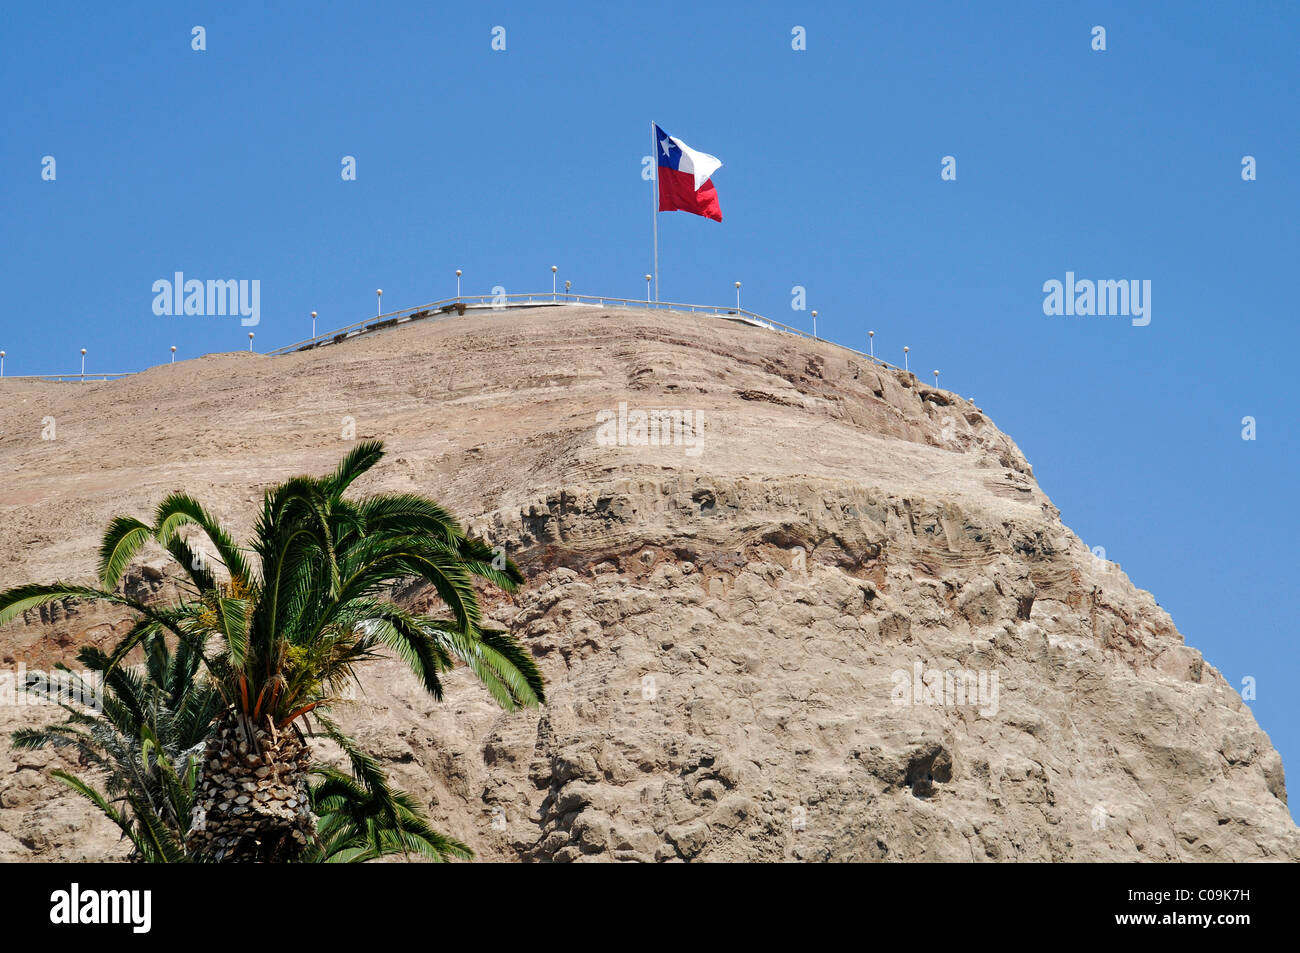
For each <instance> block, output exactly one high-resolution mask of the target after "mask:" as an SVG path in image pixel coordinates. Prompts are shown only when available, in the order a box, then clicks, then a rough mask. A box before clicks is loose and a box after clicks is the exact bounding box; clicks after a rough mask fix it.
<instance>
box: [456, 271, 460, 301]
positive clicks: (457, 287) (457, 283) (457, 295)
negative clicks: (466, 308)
mask: <svg viewBox="0 0 1300 953" xmlns="http://www.w3.org/2000/svg"><path fill="white" fill-rule="evenodd" d="M456 300H457V301H459V300H460V269H459V268H457V269H456Z"/></svg>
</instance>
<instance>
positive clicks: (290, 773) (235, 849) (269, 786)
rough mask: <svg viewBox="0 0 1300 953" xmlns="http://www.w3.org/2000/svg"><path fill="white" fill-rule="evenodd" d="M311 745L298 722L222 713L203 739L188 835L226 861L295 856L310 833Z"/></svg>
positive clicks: (201, 850)
mask: <svg viewBox="0 0 1300 953" xmlns="http://www.w3.org/2000/svg"><path fill="white" fill-rule="evenodd" d="M310 767H311V749H310V747H309V746H308V744H307V740H306V739H305V738H304V737H303V735H302V733H301V732H300V731H299V730H298V728H297V726H290V727H289V728H288V729H286V730H285V731H283V732H277V731H275V730H274V728H273V726H272V725H271V723H270V721H269V720H268V721H267V722H266V724H265V725H263V726H255V725H253V724H252V722H251V721H250V720H249V719H248V717H247V716H245V715H243V714H241V713H240V712H237V711H229V712H227V713H226V714H225V715H223V716H222V718H221V720H220V721H219V722H218V723H217V726H216V729H215V731H214V732H213V734H212V736H211V737H210V738H209V739H208V743H207V747H206V749H205V751H204V756H203V769H202V777H201V778H200V780H199V788H198V791H197V793H196V795H195V799H194V804H195V808H194V817H193V818H192V819H191V824H190V833H189V836H188V839H187V843H188V846H189V848H190V850H191V851H193V852H195V853H197V854H200V855H203V856H207V857H211V858H212V859H214V860H218V861H224V862H227V863H258V862H283V861H292V860H296V859H298V857H299V856H300V855H301V854H302V853H303V851H304V850H305V849H306V848H307V846H308V845H309V844H310V843H311V842H312V841H313V840H314V839H315V836H316V816H315V815H314V814H313V813H312V811H311V795H310V792H309V790H308V787H307V772H308V769H309V768H310Z"/></svg>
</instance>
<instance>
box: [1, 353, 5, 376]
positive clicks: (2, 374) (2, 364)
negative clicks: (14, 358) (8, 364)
mask: <svg viewBox="0 0 1300 953" xmlns="http://www.w3.org/2000/svg"><path fill="white" fill-rule="evenodd" d="M4 376H5V352H4V351H0V377H4Z"/></svg>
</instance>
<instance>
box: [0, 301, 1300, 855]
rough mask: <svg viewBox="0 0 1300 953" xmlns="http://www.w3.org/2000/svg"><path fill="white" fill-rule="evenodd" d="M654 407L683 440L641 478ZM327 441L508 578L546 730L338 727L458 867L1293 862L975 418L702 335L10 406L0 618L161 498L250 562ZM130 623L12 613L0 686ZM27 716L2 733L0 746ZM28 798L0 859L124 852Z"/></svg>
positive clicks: (680, 327) (1205, 714) (372, 702)
mask: <svg viewBox="0 0 1300 953" xmlns="http://www.w3.org/2000/svg"><path fill="white" fill-rule="evenodd" d="M620 404H626V408H625V409H624V413H623V414H622V415H621V416H622V419H623V420H624V421H625V422H626V424H627V430H626V431H623V435H624V436H625V437H626V439H623V438H622V437H621V436H620V429H619V426H618V421H619V418H620ZM658 410H667V411H679V412H681V413H680V414H679V415H678V418H677V419H684V420H686V421H688V422H689V423H690V424H691V425H692V426H691V427H690V428H689V429H686V430H680V429H679V430H676V431H671V430H670V431H669V432H670V434H675V435H676V436H677V437H678V438H679V442H677V443H673V442H671V441H670V442H669V445H659V446H651V445H637V444H638V439H637V434H638V431H637V424H638V418H637V416H636V412H637V411H658ZM602 412H608V413H602ZM611 414H612V424H611V423H609V422H606V421H607V420H608V419H609V418H610V415H611ZM46 418H53V419H54V424H55V433H54V439H52V440H43V439H42V431H43V429H48V428H47V425H46V423H43V422H44V421H45V420H46ZM674 426H675V424H674ZM353 430H355V438H357V439H361V438H371V437H373V438H382V439H383V440H384V441H386V443H387V445H388V449H389V454H388V457H387V458H386V459H385V460H384V462H383V463H382V464H381V465H380V466H379V467H378V468H376V470H374V471H372V472H371V474H369V475H367V477H366V478H364V480H363V481H362V483H361V484H360V485H359V489H360V490H363V491H377V490H386V491H395V490H411V491H418V492H421V493H425V494H428V495H431V496H434V497H435V498H437V499H439V500H441V501H442V502H444V503H446V504H448V505H449V506H451V507H452V509H453V510H454V511H455V512H457V513H458V514H460V515H461V516H462V518H463V519H464V520H465V522H466V523H467V524H468V525H469V526H471V527H472V528H474V529H475V530H476V531H477V532H479V533H481V534H483V535H484V536H485V537H486V538H488V539H489V541H491V542H492V543H493V544H494V545H501V546H503V547H505V548H506V550H507V552H509V553H510V555H511V556H512V557H513V558H514V559H515V560H516V561H518V562H519V563H520V565H521V566H523V567H524V568H525V570H526V572H527V574H528V576H529V583H528V585H527V586H526V587H525V588H524V589H523V590H521V591H520V592H519V593H517V594H516V595H515V597H514V598H513V599H505V598H497V599H494V600H492V601H491V602H490V603H489V605H490V608H491V615H492V618H493V619H494V620H495V621H496V622H498V623H500V624H502V625H505V626H508V627H510V628H512V629H513V630H514V631H515V632H517V633H518V634H520V635H521V636H523V637H524V638H525V639H526V640H527V642H528V644H529V645H530V646H531V647H532V649H533V651H534V653H535V654H536V655H537V657H538V659H539V662H540V664H541V666H542V668H543V671H544V672H545V674H546V676H547V678H548V680H549V685H550V687H549V693H550V704H549V705H548V706H547V707H546V708H545V709H543V710H542V711H540V712H529V713H522V714H509V715H508V714H503V713H502V712H500V711H499V710H497V709H496V708H495V707H494V706H493V705H492V703H491V701H490V699H489V698H488V696H487V694H486V692H484V691H483V690H482V689H481V688H480V687H478V686H477V684H475V683H474V681H473V679H472V677H470V676H469V675H468V673H466V672H464V671H459V672H457V673H454V674H453V675H452V676H451V677H450V679H449V686H450V689H449V692H448V697H447V698H446V700H445V701H444V702H443V703H441V704H438V703H435V702H433V700H432V699H430V698H428V697H427V696H425V695H423V694H422V692H421V691H420V689H419V688H418V686H417V685H416V684H415V682H414V680H413V679H412V678H411V677H410V676H409V675H408V674H406V673H405V672H403V671H402V669H401V667H400V666H399V665H398V664H396V663H395V662H392V661H384V662H381V663H378V664H376V665H374V666H372V667H371V669H370V670H369V671H368V672H367V673H366V676H365V679H364V685H363V688H362V690H361V691H360V692H359V694H358V697H357V700H356V701H354V702H351V703H348V704H346V705H345V706H343V708H342V709H341V710H340V711H339V712H338V714H339V717H340V720H341V721H343V722H344V723H345V725H346V726H347V727H349V728H350V729H351V730H353V731H354V732H355V733H356V734H357V735H358V737H359V738H360V739H361V741H362V742H363V743H364V744H366V745H368V746H370V748H371V750H373V751H375V752H376V753H377V754H379V755H380V756H382V757H383V758H384V759H385V761H386V762H387V763H388V766H389V770H390V771H391V773H392V774H393V776H394V778H395V780H396V781H397V782H398V783H399V784H401V785H402V786H404V787H406V788H407V789H408V790H410V791H412V792H414V793H416V794H418V795H419V796H420V797H421V799H422V800H424V801H425V802H426V803H427V804H429V806H430V813H431V815H432V817H433V818H434V820H435V822H436V824H437V825H438V826H439V827H440V828H441V829H442V830H444V831H446V832H447V833H449V834H452V835H454V836H456V837H459V838H461V839H462V840H464V841H465V842H466V843H468V844H469V845H470V846H471V847H473V848H474V849H475V851H477V852H478V854H479V856H480V857H481V858H487V859H497V860H556V861H571V860H638V861H655V860H659V861H663V860H681V859H685V860H775V861H779V860H792V861H796V860H1106V859H1119V860H1153V861H1175V860H1300V831H1297V828H1296V826H1295V825H1294V824H1293V822H1292V821H1291V818H1290V816H1289V814H1288V812H1287V809H1286V804H1285V798H1286V791H1285V783H1284V779H1283V770H1282V764H1281V760H1280V758H1279V757H1278V755H1277V753H1276V751H1274V749H1273V747H1272V745H1271V744H1270V743H1269V740H1268V738H1267V737H1266V736H1265V734H1264V733H1263V732H1262V731H1260V729H1259V727H1258V726H1257V725H1256V723H1255V720H1254V718H1253V717H1252V715H1251V713H1250V711H1249V709H1248V708H1247V707H1246V706H1245V704H1244V703H1243V702H1242V700H1241V698H1240V697H1239V696H1238V695H1237V693H1236V692H1235V691H1234V690H1233V689H1232V687H1231V686H1229V685H1228V684H1227V683H1226V682H1225V681H1224V679H1223V678H1222V677H1221V676H1220V675H1219V673H1218V672H1217V671H1216V670H1215V669H1214V668H1213V667H1212V666H1211V665H1210V664H1209V663H1207V662H1206V661H1205V660H1204V659H1203V658H1202V657H1201V655H1200V653H1198V652H1197V651H1196V650H1195V649H1193V648H1191V647H1189V646H1186V645H1185V644H1184V643H1183V640H1182V637H1181V636H1180V635H1179V634H1178V632H1177V630H1176V629H1175V627H1174V625H1173V622H1172V620H1171V619H1170V618H1169V616H1168V615H1167V614H1166V613H1165V612H1164V611H1163V610H1161V609H1160V608H1159V607H1158V606H1157V605H1156V603H1155V600H1154V599H1153V598H1152V597H1151V595H1150V594H1148V593H1146V592H1143V591H1141V590H1138V589H1135V588H1134V587H1133V586H1132V585H1131V584H1130V583H1129V581H1128V579H1127V577H1126V576H1125V575H1124V574H1123V573H1122V572H1121V571H1120V570H1119V568H1118V567H1117V566H1115V565H1114V564H1111V563H1106V562H1104V561H1099V560H1096V559H1094V558H1093V556H1092V554H1091V553H1090V552H1089V550H1088V548H1087V547H1086V546H1085V545H1084V544H1083V543H1082V542H1081V541H1080V540H1079V539H1078V538H1077V537H1076V536H1075V535H1074V534H1073V533H1071V532H1070V530H1069V529H1067V528H1066V527H1065V526H1063V525H1062V524H1061V522H1060V520H1059V517H1058V513H1057V510H1056V509H1055V507H1053V506H1052V504H1051V502H1050V501H1049V500H1048V499H1047V497H1046V496H1045V495H1044V494H1043V493H1042V491H1041V490H1040V489H1039V487H1038V485H1037V483H1036V482H1035V480H1034V477H1033V473H1032V470H1031V468H1030V467H1029V465H1028V463H1027V462H1026V461H1025V460H1024V458H1023V456H1022V455H1021V453H1020V451H1019V450H1018V449H1017V447H1016V446H1015V444H1014V443H1013V442H1012V440H1011V439H1010V438H1008V437H1007V436H1005V435H1004V434H1002V433H1000V432H999V431H998V430H997V428H996V427H995V426H994V424H993V422H992V421H990V420H989V419H988V418H987V417H986V416H985V415H984V414H983V413H982V412H981V411H980V410H979V409H978V408H976V407H975V406H974V405H972V404H971V403H969V402H968V401H966V400H964V399H963V398H960V397H958V396H957V395H955V394H952V393H950V392H947V391H942V390H936V389H934V388H931V387H929V386H927V385H925V384H923V383H920V382H918V381H917V380H916V379H915V378H914V377H912V376H910V375H906V374H904V373H902V372H899V371H893V370H887V369H883V368H880V367H876V366H873V365H871V364H870V363H868V362H866V361H864V360H862V359H859V358H857V357H855V356H853V355H852V354H850V353H848V352H845V351H843V350H840V349H838V348H835V347H833V346H831V345H827V344H823V343H814V342H806V341H800V340H796V339H794V338H791V337H789V336H785V335H780V334H776V333H774V332H770V331H766V330H761V329H757V328H753V327H747V326H744V325H741V324H736V323H732V322H729V321H726V320H723V319H719V318H706V317H691V316H683V315H665V314H654V313H650V312H646V311H638V310H607V309H599V308H580V307H562V308H545V309H536V310H528V311H508V312H505V313H500V314H484V313H473V312H471V313H470V314H467V315H466V316H465V317H462V318H453V319H450V320H446V321H437V322H434V321H426V322H421V323H419V324H414V325H411V326H409V327H403V328H399V329H394V330H392V331H385V332H382V333H377V334H372V335H367V336H364V337H361V338H358V339H355V340H352V341H348V342H346V343H343V344H339V345H332V346H330V347H325V348H320V349H317V350H315V351H311V352H303V353H296V354H292V355H289V356H286V357H276V358H272V357H265V356H260V355H255V354H247V353H234V354H221V355H213V356H209V357H205V358H200V359H198V360H193V361H186V362H181V363H177V364H175V365H163V366H160V367H157V368H153V369H152V370H149V371H147V372H145V373H142V374H138V375H135V376H132V377H129V378H126V379H123V380H120V381H116V382H107V383H88V384H41V383H32V382H17V381H12V382H11V381H5V382H3V384H0V463H2V465H3V472H4V480H3V482H2V483H0V517H2V518H0V587H8V586H10V585H17V584H19V583H23V582H29V581H53V580H55V579H66V580H83V581H90V580H91V579H92V578H93V571H94V560H95V550H96V547H97V545H98V539H99V535H100V533H101V532H102V530H103V528H104V527H105V525H106V524H107V522H108V520H109V519H110V518H111V517H112V516H114V515H116V514H118V513H131V514H136V515H139V516H141V517H142V518H149V517H150V515H151V513H152V510H153V508H154V507H155V506H156V505H157V503H158V502H159V501H160V500H161V499H162V498H163V496H165V495H166V494H167V493H168V492H169V491H172V490H175V489H184V490H186V491H188V492H191V493H193V494H195V495H197V496H198V497H199V498H201V499H203V500H204V501H205V502H206V503H207V504H208V506H209V507H210V508H211V509H212V510H213V511H215V512H216V513H217V514H218V515H219V516H220V518H222V519H223V520H224V521H225V522H226V524H227V525H228V526H230V527H232V528H233V529H234V530H236V531H237V533H238V534H239V535H243V534H246V533H247V532H248V531H249V529H250V528H251V525H252V520H253V517H254V512H255V508H256V506H257V504H258V503H259V502H260V498H261V494H262V492H263V490H264V489H266V488H267V487H269V486H271V485H272V484H274V483H276V482H278V481H280V480H282V479H284V478H286V477H289V476H292V475H295V474H298V473H304V472H306V473H324V472H327V471H329V470H330V469H332V468H333V466H334V465H335V464H336V463H337V460H338V458H339V457H340V456H341V455H342V454H343V453H344V452H345V451H346V449H347V448H348V446H350V445H351V439H350V437H351V436H352V434H353ZM611 439H612V445H611ZM171 579H172V577H171V575H170V574H169V570H168V569H167V564H166V562H165V560H164V559H163V558H162V554H161V552H160V551H158V552H154V553H151V554H150V556H149V558H147V559H145V560H144V561H143V562H141V563H139V564H137V566H136V567H135V569H134V570H133V571H132V573H131V574H130V576H129V577H128V579H127V580H126V586H127V587H128V588H129V589H131V591H133V592H134V593H136V594H137V595H140V596H142V597H145V598H155V599H161V600H166V599H167V598H169V597H170V596H171V595H173V594H174V592H175V586H174V584H173V582H172V581H171ZM403 598H404V599H406V600H408V601H410V602H411V603H413V604H417V605H427V604H428V603H427V599H428V596H427V594H426V593H423V592H421V591H419V590H411V591H408V592H405V593H404V594H403ZM124 621H125V616H124V615H122V614H121V613H118V612H116V611H114V610H111V609H104V608H100V607H90V606H86V605H84V604H77V603H72V602H70V603H67V604H59V605H54V606H50V607H47V608H46V609H45V610H42V611H41V612H33V613H29V614H28V616H27V617H26V618H25V619H21V620H16V621H15V622H13V623H11V624H9V625H7V626H5V627H3V628H0V671H5V672H12V671H14V670H15V669H16V668H17V666H19V665H25V666H26V667H27V668H28V669H34V668H40V667H44V666H48V665H49V664H52V663H53V662H54V661H57V660H59V659H63V660H67V661H69V662H71V661H72V657H73V654H74V653H75V649H76V646H77V645H78V644H81V643H83V642H87V641H91V642H96V643H100V644H108V643H111V642H113V641H114V640H115V638H116V637H117V636H118V635H120V633H121V632H122V631H123V623H124ZM50 717H52V714H51V712H50V710H49V709H43V708H36V707H27V706H15V705H10V704H4V705H0V731H2V732H4V733H5V735H7V734H8V732H10V731H12V730H13V729H15V728H17V727H19V726H21V725H25V724H32V723H36V722H37V721H39V720H41V719H43V718H50ZM61 765H62V766H65V767H67V766H69V765H70V766H72V767H73V768H74V769H76V765H75V762H74V761H69V760H68V759H66V758H65V757H63V756H62V755H60V754H58V753H49V752H15V751H14V750H12V748H11V747H10V746H8V745H7V744H4V745H0V860H32V859H41V860H43V859H49V860H55V859H74V858H116V857H121V856H123V855H124V853H125V852H124V850H123V848H122V845H121V842H120V841H119V839H118V837H117V834H116V831H115V830H114V829H113V828H112V826H111V825H110V824H108V822H106V821H104V820H102V819H101V818H99V817H97V816H96V815H94V813H93V811H92V810H90V809H89V808H88V807H87V806H83V804H82V802H81V801H79V800H78V799H76V798H75V797H74V796H73V795H72V794H71V793H70V792H68V791H67V790H66V789H64V788H63V787H62V786H61V785H59V784H58V783H57V782H56V781H52V780H50V779H49V778H48V771H49V769H50V768H52V767H58V766H61Z"/></svg>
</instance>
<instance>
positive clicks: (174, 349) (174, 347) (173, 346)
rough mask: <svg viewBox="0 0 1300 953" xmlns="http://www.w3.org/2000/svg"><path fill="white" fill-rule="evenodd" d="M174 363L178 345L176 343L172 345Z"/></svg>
mask: <svg viewBox="0 0 1300 953" xmlns="http://www.w3.org/2000/svg"><path fill="white" fill-rule="evenodd" d="M172 363H173V364H175V363H176V345H175V344H173V345H172Z"/></svg>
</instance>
